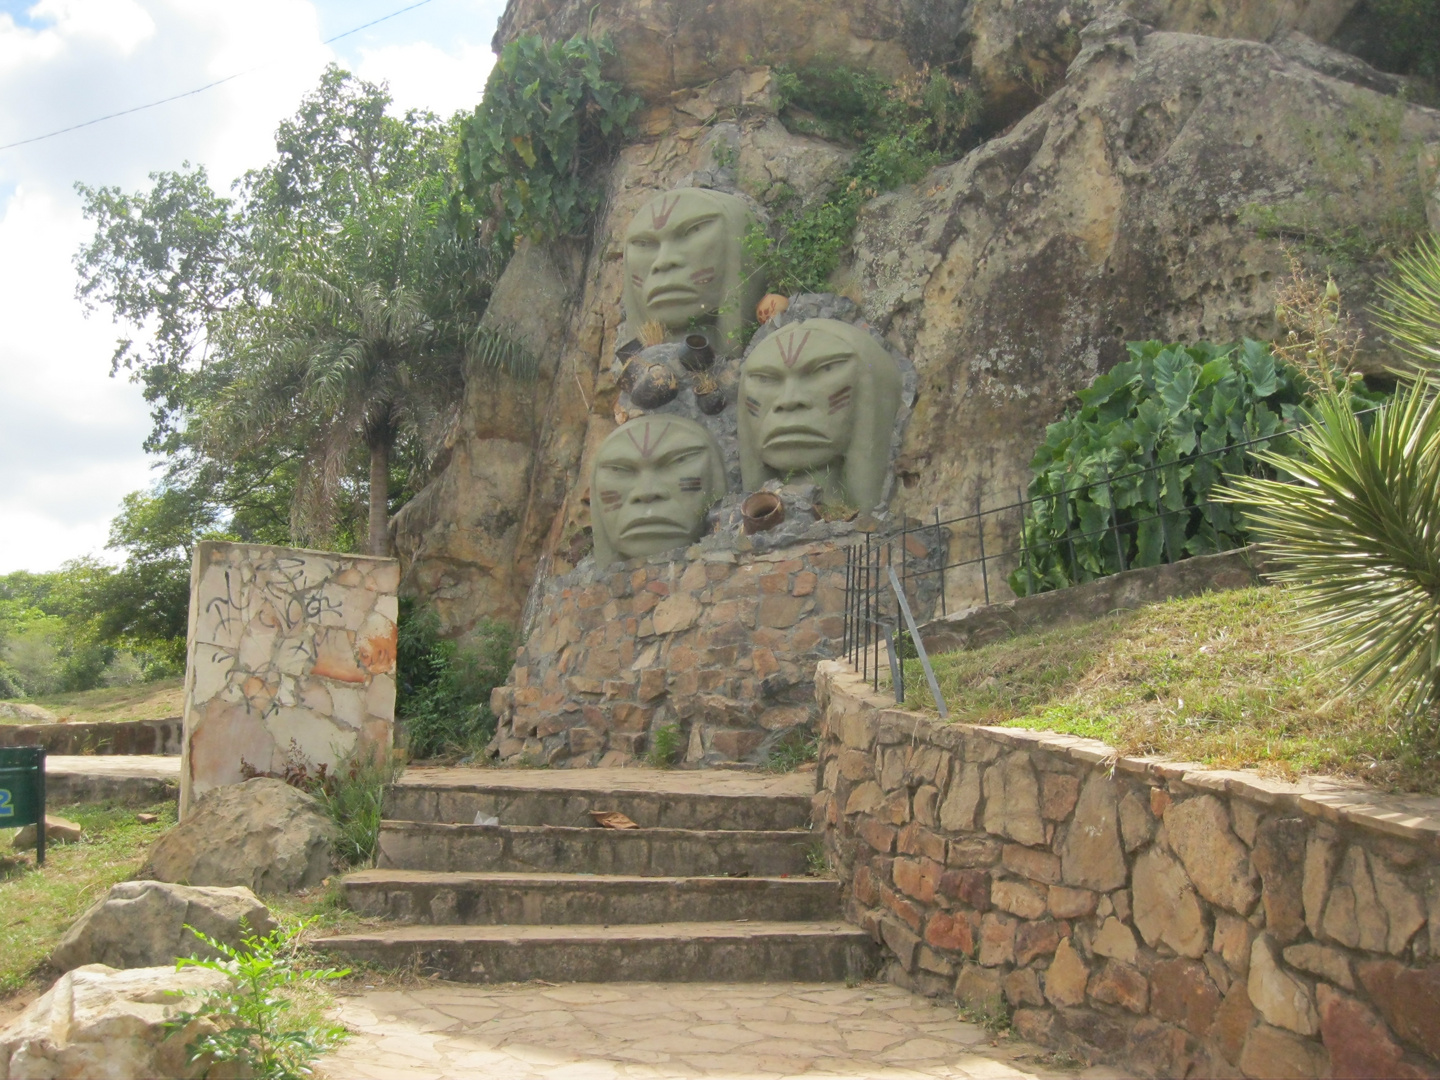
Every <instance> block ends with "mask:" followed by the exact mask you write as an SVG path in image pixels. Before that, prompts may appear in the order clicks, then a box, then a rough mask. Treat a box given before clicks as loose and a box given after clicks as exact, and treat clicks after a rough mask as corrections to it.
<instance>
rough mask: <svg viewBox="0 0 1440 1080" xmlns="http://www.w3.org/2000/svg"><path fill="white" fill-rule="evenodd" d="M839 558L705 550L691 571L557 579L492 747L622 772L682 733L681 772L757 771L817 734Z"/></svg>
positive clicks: (836, 637) (636, 570)
mask: <svg viewBox="0 0 1440 1080" xmlns="http://www.w3.org/2000/svg"><path fill="white" fill-rule="evenodd" d="M849 539H850V540H852V541H853V536H852V537H851V538H849ZM742 546H743V545H742ZM845 547H846V542H845V541H844V540H842V541H822V542H817V543H808V544H797V545H794V546H790V547H784V548H780V549H777V550H771V551H761V552H753V551H751V552H746V551H740V552H736V551H726V550H714V551H706V550H702V549H701V548H700V547H698V546H697V547H696V548H693V549H690V551H689V552H687V556H688V557H689V561H673V560H671V559H667V558H661V557H656V558H652V559H649V560H643V559H632V560H630V561H629V562H626V563H623V564H617V565H616V566H615V567H612V568H611V569H610V570H608V571H605V570H602V571H599V572H588V573H586V572H577V573H576V574H572V575H567V576H566V577H564V578H560V579H557V580H556V581H555V582H554V583H553V584H552V585H551V587H550V588H549V589H548V590H547V593H546V595H545V598H544V599H543V601H542V602H541V603H540V605H539V617H538V620H537V622H536V624H535V626H534V629H533V630H532V631H531V634H530V636H529V639H528V640H527V641H526V644H525V646H524V648H522V649H520V650H519V652H518V654H517V657H516V661H515V667H514V669H513V670H512V671H511V674H510V681H509V683H508V684H507V685H505V686H502V687H497V688H496V690H495V691H494V694H493V696H492V701H491V706H492V708H493V709H494V711H495V714H496V716H497V717H498V718H499V734H498V735H497V736H496V741H495V744H494V747H493V749H494V750H495V751H496V752H497V753H498V755H499V757H500V759H501V761H502V762H505V763H510V764H514V763H516V762H518V761H521V760H528V761H530V762H533V763H546V764H551V765H560V764H564V765H567V766H587V765H597V764H598V765H622V764H627V763H629V762H632V761H634V760H635V759H636V758H638V757H642V756H644V755H645V754H646V753H647V751H648V750H649V749H650V748H651V747H653V746H654V740H655V736H656V733H657V732H658V731H660V729H662V728H664V727H667V726H669V725H675V726H676V729H677V730H676V733H675V736H676V737H678V739H679V746H680V747H681V748H682V749H683V751H684V755H683V756H684V760H685V761H686V762H687V763H690V764H706V765H708V764H714V763H715V762H719V761H745V760H749V761H760V760H763V759H764V757H765V755H766V754H767V753H768V752H769V750H770V748H771V747H772V746H774V745H775V743H776V742H778V741H780V740H782V739H784V738H785V737H786V736H787V734H788V733H791V732H793V731H795V729H797V728H801V727H804V726H806V725H811V726H812V727H813V723H814V720H815V717H816V713H817V710H816V706H815V694H814V672H815V665H816V663H817V661H819V660H822V659H827V658H830V657H834V656H836V655H838V653H839V650H840V642H841V638H842V634H843V631H844V608H845Z"/></svg>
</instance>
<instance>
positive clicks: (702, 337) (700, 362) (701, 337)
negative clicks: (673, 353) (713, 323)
mask: <svg viewBox="0 0 1440 1080" xmlns="http://www.w3.org/2000/svg"><path fill="white" fill-rule="evenodd" d="M680 363H681V365H682V366H683V367H684V368H685V370H686V371H704V370H705V369H706V368H708V367H709V366H710V365H711V364H713V363H715V347H714V346H713V345H711V344H710V338H709V336H708V335H706V334H701V333H699V332H696V333H693V334H686V335H685V351H684V352H683V353H681V354H680Z"/></svg>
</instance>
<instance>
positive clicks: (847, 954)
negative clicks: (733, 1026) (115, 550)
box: [314, 922, 877, 983]
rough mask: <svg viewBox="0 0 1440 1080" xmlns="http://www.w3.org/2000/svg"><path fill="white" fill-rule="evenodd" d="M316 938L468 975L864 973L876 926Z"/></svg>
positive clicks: (706, 977) (691, 977) (615, 978)
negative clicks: (872, 929)
mask: <svg viewBox="0 0 1440 1080" xmlns="http://www.w3.org/2000/svg"><path fill="white" fill-rule="evenodd" d="M314 945H315V946H316V947H317V948H320V949H323V950H325V951H326V952H327V953H331V954H334V955H336V956H337V957H343V958H345V959H346V960H350V961H352V962H364V963H370V964H375V965H378V966H382V967H387V968H410V967H412V966H413V968H414V969H418V970H419V971H422V972H424V973H425V974H431V975H438V976H439V977H441V978H444V979H450V980H453V981H455V982H471V983H501V982H526V981H529V980H531V979H543V980H545V981H547V982H697V981H702V980H703V981H706V982H768V981H795V982H838V981H840V980H847V979H848V980H856V981H858V980H861V979H864V978H867V977H869V976H870V975H871V974H872V973H873V972H874V970H875V966H876V961H877V952H876V947H875V944H874V942H873V941H871V940H870V937H869V935H867V934H866V933H865V932H864V931H863V930H860V929H857V928H856V927H853V926H850V925H848V924H846V923H842V922H776V923H764V922H761V923H745V922H690V923H649V924H646V925H643V926H605V927H600V926H403V927H396V928H394V929H391V930H386V931H383V932H377V933H368V934H346V935H342V936H338V937H332V938H320V939H318V940H316V941H315V942H314Z"/></svg>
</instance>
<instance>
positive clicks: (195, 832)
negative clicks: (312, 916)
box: [140, 776, 335, 894]
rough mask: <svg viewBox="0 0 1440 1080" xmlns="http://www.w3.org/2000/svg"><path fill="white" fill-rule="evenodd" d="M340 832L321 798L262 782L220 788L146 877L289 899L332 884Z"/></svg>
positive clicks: (153, 859)
mask: <svg viewBox="0 0 1440 1080" xmlns="http://www.w3.org/2000/svg"><path fill="white" fill-rule="evenodd" d="M334 831H335V826H334V823H333V822H332V821H331V820H330V818H329V816H328V815H327V814H326V813H325V811H324V810H322V809H321V807H320V803H319V801H318V800H316V799H315V798H314V797H313V796H310V795H307V794H305V792H303V791H299V790H297V789H296V788H293V787H291V786H290V785H289V784H287V783H285V782H284V781H283V780H273V779H270V778H269V777H263V776H259V777H256V778H255V779H253V780H246V781H245V782H244V783H243V784H229V785H227V786H225V787H219V788H212V789H211V790H210V791H208V792H206V793H205V794H204V795H203V796H201V797H200V799H199V800H198V801H197V802H196V803H195V804H194V805H193V806H191V808H190V811H189V813H187V814H186V815H185V820H184V821H182V822H180V824H179V825H177V826H175V828H173V829H171V830H170V831H169V832H167V833H166V834H165V835H164V836H162V837H160V839H159V840H157V841H155V845H154V846H153V847H152V848H151V849H150V855H149V857H148V858H147V859H146V860H145V865H144V866H143V867H142V868H141V870H140V876H141V877H144V878H153V879H154V880H156V881H173V882H179V883H181V884H184V885H243V886H245V887H246V888H247V889H250V890H251V891H252V892H256V893H261V894H265V893H287V892H294V891H295V890H297V889H303V888H309V887H311V886H314V885H319V884H320V883H321V882H322V881H324V880H325V878H327V877H329V876H330V872H331V870H332V869H333V864H332V861H331V848H330V844H331V837H332V836H333V835H334Z"/></svg>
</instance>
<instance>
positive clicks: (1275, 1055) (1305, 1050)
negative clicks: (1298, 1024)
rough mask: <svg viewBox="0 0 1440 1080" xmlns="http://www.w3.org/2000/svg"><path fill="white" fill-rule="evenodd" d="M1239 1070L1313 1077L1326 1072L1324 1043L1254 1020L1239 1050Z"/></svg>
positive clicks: (1284, 1079) (1279, 1078)
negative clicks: (1241, 1048)
mask: <svg viewBox="0 0 1440 1080" xmlns="http://www.w3.org/2000/svg"><path fill="white" fill-rule="evenodd" d="M1239 1065H1240V1071H1241V1072H1242V1073H1244V1074H1245V1075H1246V1076H1252V1077H1257V1078H1260V1077H1263V1078H1265V1080H1270V1078H1272V1077H1273V1078H1274V1080H1316V1078H1318V1077H1322V1076H1328V1075H1329V1074H1330V1059H1329V1055H1327V1054H1326V1053H1325V1049H1324V1047H1322V1046H1321V1045H1320V1044H1319V1043H1317V1042H1314V1041H1313V1040H1311V1039H1303V1038H1301V1037H1300V1036H1299V1035H1295V1034H1293V1033H1291V1032H1289V1031H1282V1030H1281V1029H1280V1028H1276V1027H1271V1026H1270V1025H1269V1024H1256V1025H1255V1026H1254V1027H1253V1028H1251V1029H1250V1034H1249V1037H1248V1038H1246V1040H1245V1049H1244V1050H1242V1051H1241V1052H1240V1061H1239Z"/></svg>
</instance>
